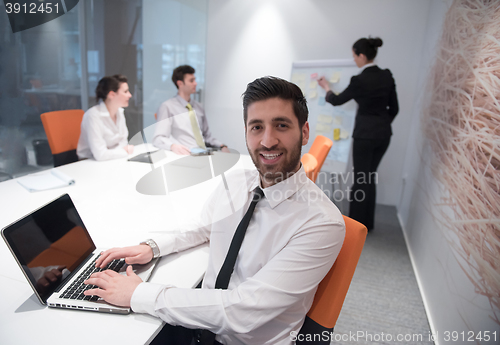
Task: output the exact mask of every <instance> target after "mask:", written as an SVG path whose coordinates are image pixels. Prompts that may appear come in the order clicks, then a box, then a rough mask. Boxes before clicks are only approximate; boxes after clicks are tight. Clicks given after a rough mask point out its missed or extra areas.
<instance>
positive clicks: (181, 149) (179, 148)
mask: <svg viewBox="0 0 500 345" xmlns="http://www.w3.org/2000/svg"><path fill="white" fill-rule="evenodd" d="M170 151H172V152H173V153H177V154H178V155H190V154H191V151H190V150H189V149H188V148H187V147H186V146H184V145H181V144H172V146H170Z"/></svg>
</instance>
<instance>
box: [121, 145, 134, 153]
mask: <svg viewBox="0 0 500 345" xmlns="http://www.w3.org/2000/svg"><path fill="white" fill-rule="evenodd" d="M123 149H124V150H125V151H127V153H128V154H132V153H133V152H134V145H125V146H123Z"/></svg>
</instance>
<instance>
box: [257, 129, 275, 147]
mask: <svg viewBox="0 0 500 345" xmlns="http://www.w3.org/2000/svg"><path fill="white" fill-rule="evenodd" d="M277 143H278V139H277V138H276V136H275V135H274V131H273V130H272V129H266V130H265V132H264V135H263V136H262V139H261V141H260V144H261V145H262V146H264V147H266V148H268V149H269V148H271V147H273V146H275V145H276V144H277Z"/></svg>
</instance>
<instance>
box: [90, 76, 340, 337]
mask: <svg viewBox="0 0 500 345" xmlns="http://www.w3.org/2000/svg"><path fill="white" fill-rule="evenodd" d="M243 108H244V120H245V128H246V143H247V148H248V151H249V153H250V155H251V157H252V160H253V162H254V164H255V166H256V168H257V169H256V170H252V171H249V172H246V173H243V174H237V175H236V176H228V177H227V181H228V185H229V188H230V189H231V193H230V194H231V196H232V200H229V201H228V200H227V199H228V197H227V195H228V194H227V193H226V191H225V189H224V187H223V186H222V187H221V188H219V190H217V191H216V192H215V193H214V194H213V195H212V196H211V199H210V200H209V202H207V204H206V207H205V210H204V211H203V214H202V216H201V221H200V224H201V226H200V228H199V229H197V230H195V231H190V232H185V233H179V234H176V235H166V236H164V237H163V238H157V239H155V240H154V241H153V240H148V245H144V244H141V245H137V246H133V247H126V248H118V249H112V250H108V251H106V252H104V253H103V254H102V255H101V257H100V258H99V259H98V261H97V263H96V264H97V266H98V267H105V265H106V264H107V263H109V262H110V261H111V260H113V259H117V258H125V260H126V262H127V263H129V264H132V263H147V262H149V261H150V260H151V259H152V258H153V257H154V256H158V255H167V254H169V253H172V252H177V251H181V250H184V249H187V248H190V247H193V246H196V245H199V244H201V243H204V242H206V241H210V259H209V264H208V267H207V271H206V274H205V277H204V280H203V285H202V288H201V289H180V288H176V287H172V286H165V285H158V284H151V283H144V282H142V281H141V279H140V278H138V277H137V276H136V275H135V274H134V273H133V272H132V270H131V269H130V268H129V269H128V271H127V274H128V275H127V276H122V275H119V274H115V272H111V271H104V272H101V273H97V274H94V275H93V276H92V277H91V278H90V279H89V280H88V281H87V283H89V284H95V285H97V286H99V287H100V288H101V289H90V290H88V291H87V292H85V294H87V295H97V296H100V297H102V298H103V299H105V300H106V301H108V302H109V303H112V304H116V305H123V306H131V307H132V310H133V311H135V312H140V313H149V314H151V315H154V316H157V317H160V318H161V319H163V320H164V321H165V322H166V323H167V324H168V325H167V326H166V327H165V328H164V330H165V332H163V331H162V333H163V334H164V335H165V336H166V337H167V338H166V339H167V340H168V339H171V338H168V337H169V335H168V334H169V332H171V331H173V330H174V329H182V330H183V331H184V333H183V334H184V335H187V337H188V338H189V339H187V340H186V342H181V341H179V340H178V339H177V340H176V341H177V343H182V344H183V343H186V344H189V343H190V339H191V338H193V337H196V334H199V333H197V332H195V331H194V332H193V331H190V330H189V329H203V330H209V331H211V332H213V333H215V334H217V337H216V341H217V342H216V343H215V344H218V343H222V344H259V345H261V344H292V342H293V341H292V337H291V335H290V334H291V332H297V333H298V332H299V330H300V328H301V326H302V324H303V322H304V319H305V316H306V313H307V312H308V311H309V308H310V307H311V304H312V302H313V298H314V294H315V292H316V289H317V286H318V284H319V283H320V282H321V280H322V279H323V277H324V276H325V275H326V274H327V273H328V271H329V270H330V268H331V266H332V265H333V263H334V261H335V259H336V257H337V255H338V253H339V251H340V248H341V247H342V243H343V240H344V235H345V225H344V221H343V218H342V215H341V214H340V212H339V211H338V209H337V208H336V207H335V205H334V204H333V203H332V202H331V201H330V200H329V199H328V198H327V197H326V196H325V194H324V193H323V192H322V191H321V189H319V188H318V187H317V186H316V185H315V184H314V183H313V182H312V181H310V180H309V179H308V178H307V177H306V175H305V172H304V168H303V167H302V165H301V163H300V156H301V146H303V145H306V144H307V142H308V140H309V124H308V122H307V116H308V110H307V104H306V100H305V98H304V96H303V94H302V92H301V91H300V89H299V88H298V87H297V86H296V85H294V84H292V83H289V82H287V81H285V80H282V79H279V78H274V77H264V78H260V79H257V80H255V81H254V82H252V83H250V84H248V87H247V90H246V92H245V93H244V99H243ZM254 192H255V193H259V192H260V193H263V197H261V198H260V199H259V198H258V199H256V200H260V201H258V202H257V203H256V206H255V200H254V201H252V199H253V198H255V196H254ZM229 203H233V204H234V208H231V207H230V205H229ZM252 204H253V207H254V208H255V211H254V212H253V214H252V215H251V219H250V222H249V224H248V228H247V229H246V233H245V234H244V239H243V242H242V243H241V248H239V250H238V251H237V255H238V256H237V260H236V262H235V263H234V269H233V270H232V274H231V275H230V280H229V282H228V285H226V287H227V289H224V287H222V288H217V287H216V286H220V285H219V283H218V282H219V278H220V275H221V274H222V271H223V270H224V268H222V269H221V267H223V263H224V265H225V263H226V260H225V259H227V258H226V254H227V253H228V252H231V250H232V249H233V244H232V242H233V241H234V238H235V237H237V236H235V233H238V231H239V228H240V225H239V224H240V221H242V219H245V218H246V214H245V213H246V212H247V210H248V209H249V208H251V207H252ZM232 209H235V210H236V211H234V212H232V211H231V210H232ZM244 214H245V217H244ZM236 229H238V231H236ZM227 256H228V257H229V256H230V255H229V254H227ZM231 268H233V267H231ZM219 273H220V274H219ZM170 325H179V326H182V327H181V328H180V327H177V328H174V327H172V326H170ZM294 334H296V333H294ZM170 336H171V335H170Z"/></svg>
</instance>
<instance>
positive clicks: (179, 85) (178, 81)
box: [175, 80, 184, 89]
mask: <svg viewBox="0 0 500 345" xmlns="http://www.w3.org/2000/svg"><path fill="white" fill-rule="evenodd" d="M175 83H176V84H177V89H180V88H181V86H182V85H183V84H184V81H182V80H177V81H176V82H175ZM179 83H182V84H179Z"/></svg>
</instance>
